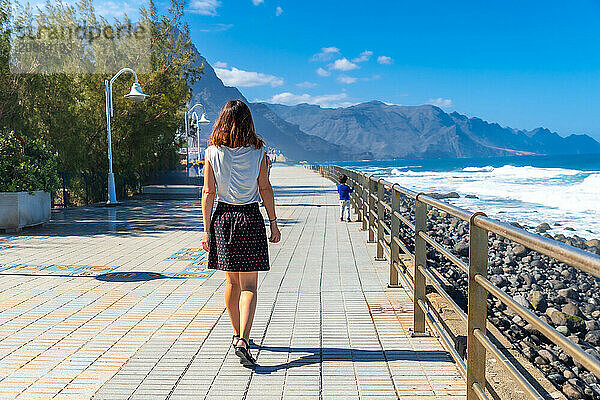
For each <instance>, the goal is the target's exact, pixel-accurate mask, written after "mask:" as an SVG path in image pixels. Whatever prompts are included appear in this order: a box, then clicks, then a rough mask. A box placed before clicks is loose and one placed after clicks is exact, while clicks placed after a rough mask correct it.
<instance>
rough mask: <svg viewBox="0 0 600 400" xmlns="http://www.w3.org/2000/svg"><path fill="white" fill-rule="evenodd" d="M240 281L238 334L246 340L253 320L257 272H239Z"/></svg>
mask: <svg viewBox="0 0 600 400" xmlns="http://www.w3.org/2000/svg"><path fill="white" fill-rule="evenodd" d="M238 278H239V283H240V290H241V294H240V305H239V310H240V336H241V337H243V338H244V339H246V340H248V339H249V338H250V329H252V322H253V321H254V311H255V310H256V286H257V281H258V272H256V271H254V272H239V273H238Z"/></svg>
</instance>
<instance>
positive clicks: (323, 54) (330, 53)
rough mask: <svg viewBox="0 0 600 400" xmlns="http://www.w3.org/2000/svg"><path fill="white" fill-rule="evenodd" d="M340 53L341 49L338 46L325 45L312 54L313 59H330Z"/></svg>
mask: <svg viewBox="0 0 600 400" xmlns="http://www.w3.org/2000/svg"><path fill="white" fill-rule="evenodd" d="M338 54H340V49H338V48H337V47H333V46H332V47H323V48H322V49H321V51H320V52H319V53H317V54H315V55H313V56H312V58H311V61H329V60H331V59H333V58H334V57H335V56H336V55H338Z"/></svg>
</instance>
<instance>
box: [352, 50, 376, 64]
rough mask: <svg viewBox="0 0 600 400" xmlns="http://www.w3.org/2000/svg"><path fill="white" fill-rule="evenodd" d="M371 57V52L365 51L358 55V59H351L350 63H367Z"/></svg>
mask: <svg viewBox="0 0 600 400" xmlns="http://www.w3.org/2000/svg"><path fill="white" fill-rule="evenodd" d="M372 55H373V52H372V51H371V50H365V51H363V52H362V53H360V56H359V57H356V58H353V59H352V62H355V63H359V62H365V61H369V58H371V56H372Z"/></svg>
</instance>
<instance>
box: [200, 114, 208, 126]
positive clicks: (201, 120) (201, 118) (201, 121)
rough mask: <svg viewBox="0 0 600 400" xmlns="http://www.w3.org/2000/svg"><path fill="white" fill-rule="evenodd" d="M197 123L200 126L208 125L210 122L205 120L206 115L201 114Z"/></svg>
mask: <svg viewBox="0 0 600 400" xmlns="http://www.w3.org/2000/svg"><path fill="white" fill-rule="evenodd" d="M198 123H199V124H200V125H208V124H210V121H209V120H208V119H206V114H204V113H202V116H201V117H200V119H199V120H198Z"/></svg>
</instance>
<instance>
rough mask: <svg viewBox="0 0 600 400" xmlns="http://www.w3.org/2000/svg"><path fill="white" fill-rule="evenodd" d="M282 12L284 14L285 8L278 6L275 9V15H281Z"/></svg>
mask: <svg viewBox="0 0 600 400" xmlns="http://www.w3.org/2000/svg"><path fill="white" fill-rule="evenodd" d="M281 14H283V8H281V7H279V6H277V8H276V9H275V16H277V17H279V16H280V15H281Z"/></svg>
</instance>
